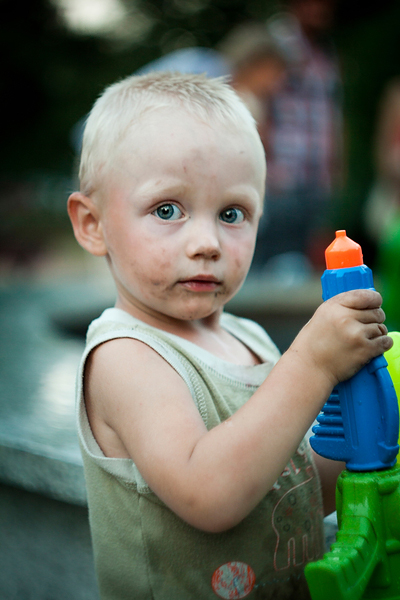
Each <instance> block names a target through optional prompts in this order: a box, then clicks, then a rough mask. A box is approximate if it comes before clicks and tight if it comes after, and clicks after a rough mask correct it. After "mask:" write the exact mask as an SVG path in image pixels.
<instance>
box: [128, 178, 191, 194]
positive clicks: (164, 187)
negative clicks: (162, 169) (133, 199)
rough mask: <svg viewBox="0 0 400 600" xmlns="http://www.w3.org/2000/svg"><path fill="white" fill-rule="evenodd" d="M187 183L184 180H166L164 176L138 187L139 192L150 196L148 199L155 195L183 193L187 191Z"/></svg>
mask: <svg viewBox="0 0 400 600" xmlns="http://www.w3.org/2000/svg"><path fill="white" fill-rule="evenodd" d="M186 188H187V185H185V184H184V183H183V182H182V181H168V180H167V181H166V180H165V179H164V178H163V179H159V180H158V181H156V182H154V181H146V182H145V183H144V184H143V185H141V186H140V187H139V188H138V190H137V191H138V192H139V193H140V194H141V195H143V196H145V197H148V199H151V198H153V197H154V196H158V195H162V196H176V195H181V194H182V193H184V192H185V191H186Z"/></svg>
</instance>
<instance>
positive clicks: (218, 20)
mask: <svg viewBox="0 0 400 600" xmlns="http://www.w3.org/2000/svg"><path fill="white" fill-rule="evenodd" d="M124 4H125V5H126V6H127V7H128V9H129V10H130V11H131V12H132V15H133V16H132V18H133V19H135V18H137V17H138V16H139V17H142V18H144V19H145V21H144V22H145V23H147V25H148V26H147V28H145V27H144V28H143V32H142V35H139V36H136V37H135V36H132V39H127V38H126V37H125V38H124V39H123V40H117V39H116V38H115V37H114V38H113V37H110V36H106V35H103V36H100V35H93V34H92V35H88V34H86V35H85V34H82V33H80V34H77V33H76V32H73V31H71V30H69V29H68V28H67V26H66V25H65V23H64V22H63V20H62V18H61V15H60V11H58V10H57V9H56V7H55V4H52V3H50V0H19V1H18V2H15V0H0V9H1V13H0V14H1V19H0V47H1V67H0V68H1V71H2V72H1V77H0V82H1V101H2V104H1V107H2V116H3V119H2V135H1V138H2V144H1V147H2V156H1V161H0V236H1V242H0V258H1V257H8V258H9V259H12V260H13V261H14V262H15V263H16V264H18V263H24V262H27V261H29V260H31V259H32V257H34V256H35V255H36V254H37V253H38V252H40V250H41V248H42V247H43V245H45V244H46V243H47V241H48V239H49V238H54V236H57V235H58V233H59V232H63V231H66V230H68V228H69V224H68V220H67V217H66V211H65V203H66V198H67V195H68V193H69V192H70V191H71V190H72V189H73V186H74V182H73V180H72V172H73V167H74V162H75V161H76V156H75V153H74V150H73V147H72V144H71V140H70V137H71V128H72V127H73V125H74V124H75V123H76V122H77V121H78V120H79V119H80V118H81V117H82V116H83V115H85V114H86V113H87V112H88V110H89V109H90V107H91V105H92V104H93V102H94V100H95V99H96V97H97V96H98V94H99V93H100V92H101V91H102V89H103V88H104V87H105V86H106V85H107V84H109V83H111V82H113V81H114V80H116V79H118V78H120V77H123V76H125V75H128V74H130V73H132V72H133V71H135V69H137V68H138V67H140V66H142V65H144V64H145V63H147V62H148V61H150V60H152V59H155V58H157V57H159V56H161V55H162V54H164V53H166V52H169V51H171V50H174V49H176V48H179V47H184V46H193V45H200V46H206V47H213V46H215V45H216V44H217V43H218V42H219V41H220V39H221V38H222V37H223V36H224V35H225V34H226V33H227V32H228V31H229V29H230V28H232V27H233V26H234V25H235V24H237V23H240V22H242V21H245V20H249V19H265V18H267V17H268V16H270V15H271V14H272V13H273V12H275V11H276V10H277V9H279V3H278V2H277V1H273V0H264V1H261V0H212V1H209V0H136V1H134V0H124ZM399 25H400V0H381V1H380V2H379V3H378V2H377V3H375V4H371V3H369V2H368V3H367V2H364V1H362V0H357V1H351V2H349V1H344V0H342V1H339V2H338V6H337V14H336V24H335V28H334V30H333V31H332V35H333V39H334V42H335V44H336V47H337V50H338V53H339V57H340V61H341V66H342V76H343V84H344V115H345V153H346V154H345V158H346V160H345V162H346V179H345V187H344V190H343V193H341V194H340V197H338V198H337V200H336V203H335V205H334V210H333V226H338V227H340V228H345V229H347V230H348V233H349V235H351V236H353V237H354V238H356V239H357V240H358V241H360V242H363V249H364V255H365V253H367V256H368V252H371V257H372V258H373V254H372V253H373V248H372V247H371V248H370V241H369V240H365V241H364V231H363V227H362V223H361V219H360V214H361V210H362V207H363V203H364V202H365V199H366V196H367V193H368V190H369V188H370V185H371V182H372V181H373V178H374V168H373V156H372V149H373V136H374V129H375V122H376V114H377V108H378V105H379V100H380V97H381V94H382V92H383V90H384V87H385V85H386V83H387V82H388V81H389V80H390V79H391V78H392V77H394V76H396V75H399V74H400V35H399Z"/></svg>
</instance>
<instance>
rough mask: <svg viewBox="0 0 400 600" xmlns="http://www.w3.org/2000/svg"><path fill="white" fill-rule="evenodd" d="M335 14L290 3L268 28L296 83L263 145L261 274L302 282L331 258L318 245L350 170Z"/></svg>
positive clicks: (303, 1) (283, 95) (314, 2)
mask: <svg viewBox="0 0 400 600" xmlns="http://www.w3.org/2000/svg"><path fill="white" fill-rule="evenodd" d="M334 8H335V2H334V0H287V2H286V11H285V12H282V13H279V14H276V15H275V16H273V17H272V18H271V19H270V20H269V21H268V22H267V30H268V33H269V35H270V36H271V38H272V39H273V40H274V42H275V43H276V44H277V46H278V47H279V48H280V49H281V51H282V52H284V53H285V56H286V60H287V64H288V75H287V78H286V81H285V83H284V86H283V87H282V89H280V90H278V92H277V93H276V94H275V95H274V98H273V100H272V102H271V103H270V115H269V126H268V129H267V131H268V135H267V136H266V137H264V139H263V141H264V146H265V148H266V154H267V163H268V175H267V195H266V210H265V216H264V220H263V223H262V225H261V227H260V233H259V238H258V243H257V248H256V254H255V259H254V263H253V265H254V268H255V269H256V270H260V269H262V270H266V271H272V272H275V270H277V271H279V272H280V273H282V269H283V268H284V267H285V266H286V267H288V266H289V265H290V266H291V267H292V269H293V271H294V272H295V273H296V274H297V276H300V275H301V274H302V273H305V274H308V273H309V272H310V271H311V267H312V265H311V262H310V260H309V259H310V258H311V259H312V258H313V255H314V254H316V255H319V254H321V256H323V251H322V250H321V248H320V247H319V245H318V243H317V240H318V239H320V238H321V237H323V231H324V225H325V223H326V219H327V215H328V211H329V209H330V206H331V201H332V198H333V194H334V191H335V188H337V186H338V185H339V182H340V180H341V170H342V168H341V163H342V114H341V113H342V111H341V79H340V74H339V67H338V61H337V57H336V54H335V51H334V48H333V45H332V42H331V40H330V38H329V35H328V32H329V29H330V27H331V26H332V24H333V17H334ZM315 246H317V247H315ZM321 246H323V247H324V246H325V240H323V241H321ZM284 252H285V254H282V253H284ZM271 259H272V260H271Z"/></svg>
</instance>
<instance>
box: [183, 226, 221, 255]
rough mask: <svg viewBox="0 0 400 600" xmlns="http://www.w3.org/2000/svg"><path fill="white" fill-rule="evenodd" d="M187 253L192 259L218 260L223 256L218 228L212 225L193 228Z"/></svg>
mask: <svg viewBox="0 0 400 600" xmlns="http://www.w3.org/2000/svg"><path fill="white" fill-rule="evenodd" d="M186 251H187V255H188V256H189V257H190V258H206V259H208V260H217V259H218V258H219V257H220V256H221V246H220V242H219V238H218V234H217V231H216V227H215V226H213V225H211V224H208V225H204V226H202V227H193V228H192V229H191V231H190V233H189V239H188V243H187V247H186Z"/></svg>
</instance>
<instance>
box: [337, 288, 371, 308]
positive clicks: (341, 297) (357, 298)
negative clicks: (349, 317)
mask: <svg viewBox="0 0 400 600" xmlns="http://www.w3.org/2000/svg"><path fill="white" fill-rule="evenodd" d="M331 300H335V301H336V302H339V303H340V304H342V305H343V306H346V307H347V308H355V309H359V310H367V309H375V308H380V306H381V304H382V296H381V295H380V293H379V292H376V291H375V290H352V291H350V292H343V293H341V294H338V295H337V296H334V297H333V298H331ZM328 302H329V301H328Z"/></svg>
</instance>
